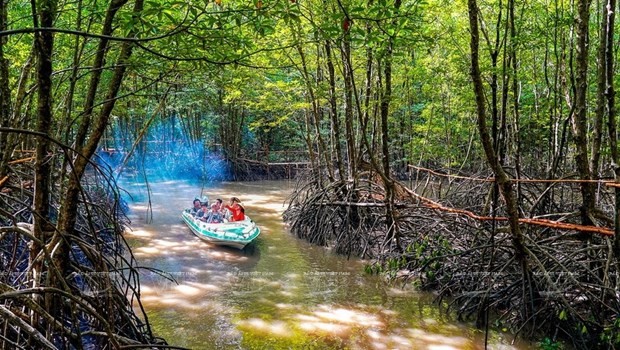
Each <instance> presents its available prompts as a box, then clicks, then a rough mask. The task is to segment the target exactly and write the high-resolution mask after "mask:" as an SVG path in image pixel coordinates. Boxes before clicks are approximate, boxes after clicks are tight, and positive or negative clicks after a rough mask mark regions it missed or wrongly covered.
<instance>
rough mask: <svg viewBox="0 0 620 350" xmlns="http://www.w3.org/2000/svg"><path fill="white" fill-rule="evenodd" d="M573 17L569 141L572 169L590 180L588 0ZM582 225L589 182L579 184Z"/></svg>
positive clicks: (588, 207) (590, 206)
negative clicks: (571, 142)
mask: <svg viewBox="0 0 620 350" xmlns="http://www.w3.org/2000/svg"><path fill="white" fill-rule="evenodd" d="M576 5H577V17H576V18H575V35H576V40H577V44H576V56H575V65H576V67H575V79H574V84H575V88H574V89H575V90H574V91H575V101H574V104H575V110H574V113H573V115H572V122H573V123H572V126H573V138H574V141H575V151H576V152H575V166H576V168H577V172H578V173H579V177H580V178H581V179H582V180H591V179H592V173H591V172H590V165H589V163H588V137H587V132H588V120H587V90H588V83H587V81H588V22H589V19H590V0H578V1H577V2H576ZM581 196H582V207H581V214H582V218H581V220H582V224H584V225H591V224H592V223H593V220H592V218H591V216H590V215H591V212H592V211H593V210H594V186H593V184H592V183H589V182H584V183H582V184H581Z"/></svg>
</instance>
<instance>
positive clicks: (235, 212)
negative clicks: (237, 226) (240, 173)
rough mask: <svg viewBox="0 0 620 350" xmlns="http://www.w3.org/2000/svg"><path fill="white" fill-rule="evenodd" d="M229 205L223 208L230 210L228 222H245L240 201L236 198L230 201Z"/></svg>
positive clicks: (243, 210)
mask: <svg viewBox="0 0 620 350" xmlns="http://www.w3.org/2000/svg"><path fill="white" fill-rule="evenodd" d="M229 203H230V204H227V205H225V206H224V208H226V209H228V210H230V212H231V213H232V217H231V218H230V221H243V220H245V209H244V208H243V206H242V205H241V201H240V200H239V198H237V197H232V198H231V199H230V202H229Z"/></svg>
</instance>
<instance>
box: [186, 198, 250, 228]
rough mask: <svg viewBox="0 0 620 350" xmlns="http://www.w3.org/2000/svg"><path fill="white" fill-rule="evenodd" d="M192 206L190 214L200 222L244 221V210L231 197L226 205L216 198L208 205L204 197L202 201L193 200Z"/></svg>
mask: <svg viewBox="0 0 620 350" xmlns="http://www.w3.org/2000/svg"><path fill="white" fill-rule="evenodd" d="M193 204H194V206H193V207H192V208H191V209H190V213H191V214H192V215H193V216H194V217H195V218H196V219H198V220H200V221H204V222H207V223H214V224H215V223H222V222H230V221H243V220H245V208H243V205H241V200H239V198H237V197H231V198H230V200H229V203H228V204H224V202H223V201H222V199H221V198H218V199H216V200H215V202H214V203H212V204H211V205H209V199H208V198H206V197H203V199H202V200H200V199H199V198H196V199H194V203H193Z"/></svg>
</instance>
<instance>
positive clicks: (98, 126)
mask: <svg viewBox="0 0 620 350" xmlns="http://www.w3.org/2000/svg"><path fill="white" fill-rule="evenodd" d="M143 4H144V0H136V2H135V3H134V8H133V13H134V15H135V16H138V14H139V13H140V12H141V11H142V9H143ZM135 34H136V32H135V31H134V30H131V31H130V32H129V33H128V35H127V36H128V37H133V36H135ZM133 47H134V43H133V42H131V41H126V42H124V43H123V44H122V46H121V52H120V54H119V56H118V59H117V62H116V66H115V67H116V68H115V69H114V72H113V74H112V77H111V79H110V83H109V86H108V91H107V93H106V95H105V99H104V101H105V102H104V103H103V105H102V107H101V110H100V111H99V113H98V116H97V120H96V121H95V124H94V128H93V129H92V131H91V132H90V137H89V138H88V142H87V143H86V144H85V145H84V147H83V148H82V152H81V154H80V156H78V157H77V158H76V159H75V160H74V163H73V167H72V168H73V171H72V173H71V175H70V177H69V183H68V185H67V191H66V193H65V194H64V197H63V201H62V204H61V208H60V212H59V215H58V230H57V231H56V234H54V237H53V239H52V241H51V242H50V243H49V245H50V247H51V248H52V249H50V251H51V250H55V249H54V248H57V245H59V246H58V247H59V249H57V251H58V252H59V253H58V254H59V255H60V256H61V257H59V261H60V263H61V264H67V263H68V259H67V257H68V250H69V249H68V246H67V241H66V240H63V239H62V237H61V235H63V234H65V233H71V232H73V230H74V227H75V222H76V218H77V212H78V203H79V193H80V182H81V180H82V177H83V175H84V172H85V171H86V167H87V165H88V164H89V161H90V158H91V157H92V156H93V154H94V153H95V151H96V150H97V146H98V145H99V141H100V140H101V137H102V136H103V134H104V131H105V129H106V127H107V126H108V124H109V119H110V115H111V113H112V109H113V108H114V105H115V103H116V97H117V96H118V92H119V90H120V87H121V83H122V81H123V78H124V76H125V72H126V70H127V67H128V63H129V58H130V57H131V54H132V50H133Z"/></svg>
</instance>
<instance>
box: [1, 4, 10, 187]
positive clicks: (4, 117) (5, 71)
mask: <svg viewBox="0 0 620 350" xmlns="http://www.w3.org/2000/svg"><path fill="white" fill-rule="evenodd" d="M6 22H7V3H6V2H5V1H1V2H0V32H2V31H4V30H6V28H7V23H6ZM6 41H7V37H4V36H3V37H0V127H10V126H11V125H9V118H10V116H11V111H10V108H11V91H10V90H9V61H8V60H7V59H6V58H5V57H4V45H5V44H6ZM8 135H9V134H8V133H5V132H0V150H2V155H0V180H2V179H3V178H4V177H5V176H6V174H7V173H8V168H7V163H8V162H9V160H10V159H11V158H10V157H11V152H10V149H9V148H8V147H7V146H8V141H9V140H8V139H9V137H8Z"/></svg>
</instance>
